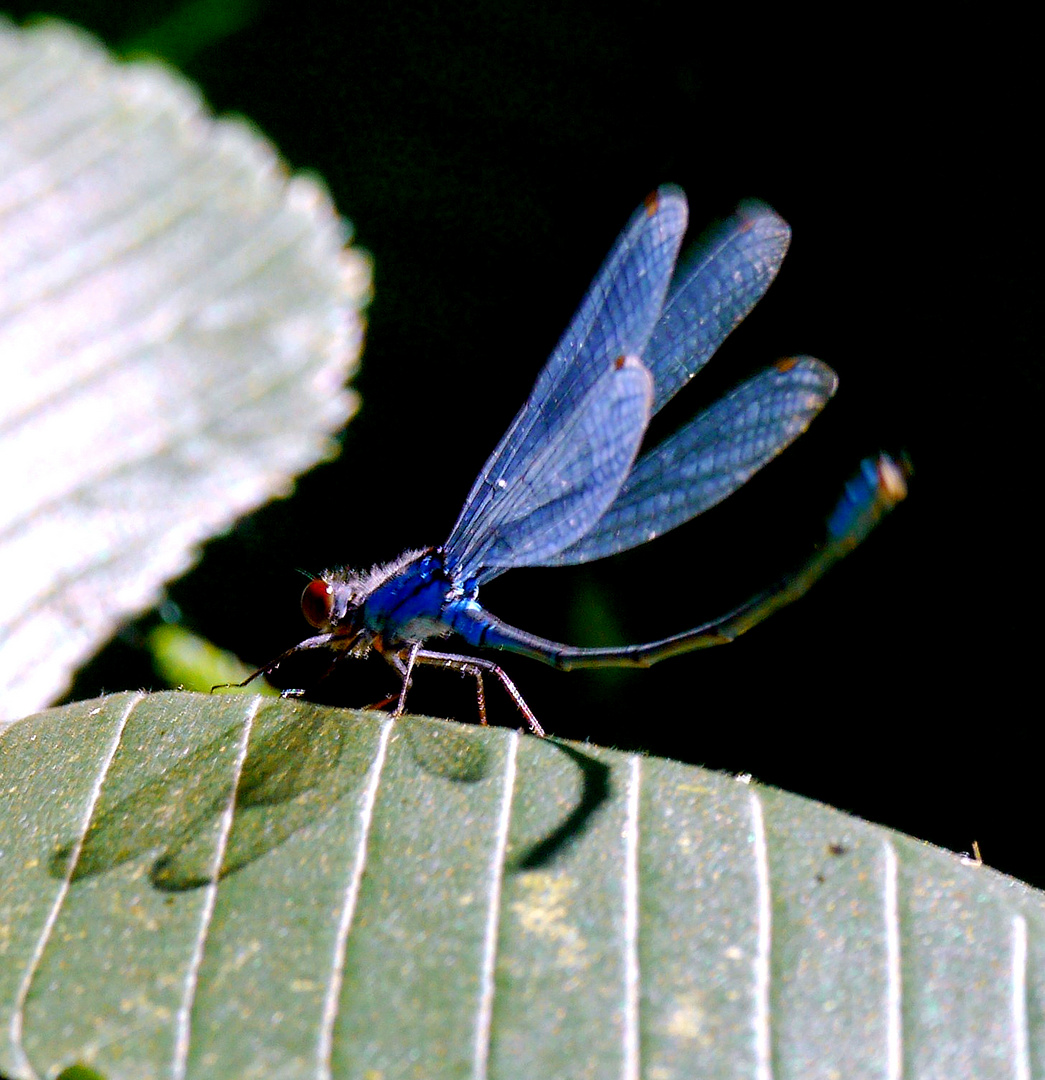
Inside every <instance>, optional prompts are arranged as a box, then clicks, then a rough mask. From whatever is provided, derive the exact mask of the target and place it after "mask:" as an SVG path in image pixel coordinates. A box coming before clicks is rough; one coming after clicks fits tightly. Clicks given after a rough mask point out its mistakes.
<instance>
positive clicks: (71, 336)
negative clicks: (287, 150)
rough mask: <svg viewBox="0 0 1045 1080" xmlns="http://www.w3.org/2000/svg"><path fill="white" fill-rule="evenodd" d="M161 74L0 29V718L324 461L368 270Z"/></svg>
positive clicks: (74, 40) (81, 39) (311, 188)
mask: <svg viewBox="0 0 1045 1080" xmlns="http://www.w3.org/2000/svg"><path fill="white" fill-rule="evenodd" d="M344 239H345V235H344V226H343V223H342V222H340V221H339V219H338V217H337V215H336V212H335V210H334V208H333V206H332V204H331V202H330V200H329V197H328V196H327V194H326V193H325V191H324V190H323V189H322V188H321V186H320V185H319V184H318V183H317V182H316V181H315V180H313V179H309V178H305V177H300V176H298V177H289V176H288V175H287V174H286V172H285V170H284V167H283V166H282V164H281V163H280V161H279V160H278V158H277V156H276V154H275V152H274V150H273V149H272V147H271V146H269V145H268V144H267V143H266V142H265V140H264V139H263V138H262V137H261V136H260V135H259V134H258V133H257V132H256V131H254V130H253V129H252V128H251V127H250V126H249V125H248V124H247V123H246V122H244V121H242V120H229V119H222V120H214V119H213V118H212V117H211V116H209V115H208V113H207V111H206V109H205V108H204V106H203V104H202V102H201V101H200V99H199V96H198V94H197V92H196V91H195V90H194V89H193V87H192V86H191V85H190V84H189V83H187V82H186V81H185V80H184V79H182V78H180V77H179V76H177V75H176V74H174V73H173V72H171V71H170V70H168V69H166V68H164V67H162V66H160V65H157V64H121V63H116V62H114V61H112V60H111V59H110V58H109V57H108V56H107V55H106V53H105V52H104V51H103V50H102V49H101V48H100V47H99V46H98V45H97V44H96V43H95V42H94V41H92V40H91V39H90V38H88V37H87V36H86V35H84V34H83V33H81V32H79V31H77V30H74V29H72V28H70V27H67V26H63V25H60V24H56V23H47V24H44V25H42V26H40V27H37V28H36V29H33V30H30V31H21V30H17V29H15V28H14V27H12V26H11V25H10V24H8V23H6V22H3V21H0V357H2V364H3V367H2V380H3V381H2V386H3V393H2V394H0V701H2V707H0V715H6V716H9V717H10V716H17V715H21V714H22V713H24V712H26V711H29V710H31V709H33V708H38V707H40V706H41V705H43V704H46V703H47V702H48V701H50V700H52V699H53V698H54V697H55V696H56V695H57V694H59V693H60V692H61V690H62V689H63V688H64V687H65V686H66V685H67V683H68V680H69V678H70V676H71V673H72V672H73V670H74V669H75V667H76V666H77V665H78V664H79V663H81V662H82V661H83V660H85V659H86V658H87V657H88V656H90V655H91V654H92V653H93V652H94V651H95V650H96V649H97V648H98V647H99V646H100V645H101V644H102V643H103V642H104V641H105V640H106V639H107V637H108V636H109V635H110V634H111V633H112V631H113V630H114V628H115V627H116V626H117V625H118V624H119V623H120V622H121V621H122V620H123V619H125V618H127V617H128V616H130V615H132V614H134V613H136V612H139V611H141V610H143V609H144V608H146V607H148V606H149V605H150V604H151V603H153V602H154V601H155V599H156V597H157V595H158V592H159V588H160V586H161V584H162V583H163V582H164V581H165V580H167V579H169V578H171V577H173V576H174V575H176V574H179V573H181V572H182V571H184V570H185V569H186V567H188V566H189V565H190V564H191V563H192V561H193V560H194V559H195V557H196V547H197V545H198V544H199V543H200V542H201V541H203V540H205V539H207V538H208V537H210V536H213V535H214V534H216V533H218V532H219V531H221V530H222V529H224V528H226V527H228V525H230V524H231V523H232V522H233V521H234V520H235V519H236V518H237V517H239V516H240V515H242V514H243V513H245V512H246V511H248V510H250V509H252V508H254V507H256V506H258V505H259V504H261V503H263V502H265V501H267V500H268V499H270V498H272V497H273V496H276V495H285V494H286V493H287V492H288V491H289V489H290V486H291V481H292V479H293V477H294V476H295V475H297V474H298V473H300V472H302V471H303V470H305V469H307V468H308V467H309V466H311V465H312V464H314V463H315V462H316V461H318V460H320V459H322V458H323V457H325V456H329V455H330V454H331V453H332V452H333V451H332V442H331V439H330V435H331V433H332V432H333V431H335V430H336V429H337V428H339V427H340V426H341V425H342V424H343V423H344V422H345V420H346V419H347V418H348V416H349V415H350V414H351V413H352V411H353V410H354V407H355V398H354V395H353V394H351V393H350V392H348V391H346V390H345V388H344V383H345V380H346V378H347V377H348V376H349V375H350V374H351V373H352V370H353V369H354V366H355V364H356V362H357V359H358V355H359V351H360V347H361V343H362V331H363V325H362V318H361V315H360V308H361V307H362V305H363V304H364V303H365V300H366V296H367V293H368V288H369V268H368V264H367V262H366V260H365V258H364V257H363V256H361V255H360V254H359V253H358V252H353V251H351V250H349V251H345V250H344V247H343V245H344Z"/></svg>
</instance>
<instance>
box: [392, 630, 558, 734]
mask: <svg viewBox="0 0 1045 1080" xmlns="http://www.w3.org/2000/svg"><path fill="white" fill-rule="evenodd" d="M412 652H413V662H414V663H416V664H430V665H432V666H434V667H447V668H453V669H454V670H455V671H460V672H461V673H462V674H464V675H471V676H473V677H474V679H475V685H476V695H477V697H478V701H479V719H480V721H481V722H482V723H484V724H485V723H486V695H485V694H484V692H483V679H482V673H483V672H484V671H487V672H489V673H490V674H491V675H494V676H496V677H497V678H498V679H499V680H500V682H501V685H502V686H503V687H504V688H505V690H507V691H508V694H509V695H510V696H511V699H512V700H513V701H514V702H515V706H516V708H517V709H518V710H519V712H521V713H522V714H523V716H525V717H526V723H527V724H529V725H530V731H531V732H532V733H533V734H534V735H537V736H540V738H542V739H543V738H544V728H542V727H541V725H540V723H539V721H538V720H537V717H536V716H534V715H533V710H532V709H531V708H530V706H529V705H527V704H526V701H525V699H524V698H523V696H522V694H520V693H519V690H518V688H517V687H516V685H515V683H513V682H512V680H511V679H510V678H508V676H507V674H505V672H504V670H503V669H502V668H501V667H499V666H498V665H497V664H495V663H493V661H491V660H485V659H482V658H480V657H478V656H461V655H459V654H457V653H443V652H432V651H430V650H427V649H421V648H418V649H416V650H412Z"/></svg>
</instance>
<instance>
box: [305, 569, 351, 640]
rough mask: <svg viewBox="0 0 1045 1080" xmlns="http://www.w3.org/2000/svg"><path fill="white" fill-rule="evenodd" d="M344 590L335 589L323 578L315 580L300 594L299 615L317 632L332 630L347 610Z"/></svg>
mask: <svg viewBox="0 0 1045 1080" xmlns="http://www.w3.org/2000/svg"><path fill="white" fill-rule="evenodd" d="M347 601H348V597H347V595H346V590H345V589H344V588H335V586H334V583H333V582H331V581H327V580H326V579H325V578H315V580H313V581H310V582H309V583H308V584H307V585H306V586H305V591H304V592H303V593H302V594H301V613H302V614H303V615H304V616H305V618H306V619H307V620H308V622H309V623H310V624H311V625H312V626H314V627H315V628H316V629H317V630H333V629H334V627H335V626H337V625H338V623H340V621H341V620H342V618H344V615H345V612H346V611H347V608H348V602H347Z"/></svg>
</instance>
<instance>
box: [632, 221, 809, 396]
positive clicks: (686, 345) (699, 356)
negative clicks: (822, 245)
mask: <svg viewBox="0 0 1045 1080" xmlns="http://www.w3.org/2000/svg"><path fill="white" fill-rule="evenodd" d="M790 242H791V230H790V229H789V228H788V225H787V222H785V221H784V220H783V219H782V218H780V217H778V216H777V214H775V213H774V212H773V211H772V210H771V209H770V208H769V207H768V206H766V205H764V204H763V203H759V202H754V201H751V202H747V203H743V204H742V205H741V206H740V207H739V208H738V210H737V212H736V213H735V214H734V215H733V217H731V218H730V219H729V220H728V221H726V222H724V223H723V224H722V225H720V226H719V227H718V228H716V229H713V230H712V231H711V232H710V233H708V234H707V235H706V236H705V237H704V238H703V239H702V241H701V242H700V243H699V244H698V245H697V246H696V248H695V249H694V250H693V251H692V252H691V253H690V254H689V255H687V256H686V257H685V258H684V259H683V262H682V265H681V266H680V267H679V268H678V270H677V272H676V273H675V278H674V280H673V281H672V284H671V289H670V291H669V293H668V297H667V300H666V301H665V303H664V310H663V312H662V313H661V317H660V320H659V321H658V322H657V325H656V327H655V328H654V330H653V334H652V335H651V337H650V340H649V344H648V345H647V346H646V350H645V352H644V353H642V361H643V363H644V364H645V365H646V366H647V367H648V368H649V369H650V371H651V372H652V373H653V383H654V387H655V398H654V403H653V411H654V412H657V411H658V410H659V409H661V408H662V407H663V406H664V405H665V404H666V403H667V402H668V401H669V400H670V399H671V398H672V397H674V395H675V394H677V393H678V391H679V390H680V389H681V388H682V387H683V386H685V384H686V383H687V382H689V380H690V379H692V378H693V376H694V375H695V374H696V373H697V372H698V371H700V369H701V368H702V367H703V366H704V365H705V364H706V363H707V362H708V360H709V359H710V358H711V356H712V355H713V353H714V352H715V351H716V350H717V349H718V347H719V346H720V345H721V344H722V342H723V341H725V340H726V338H727V337H728V336H729V334H730V333H731V332H732V331H733V330H734V329H735V328H736V327H737V326H738V325H739V324H740V322H741V321H742V320H743V319H744V318H745V317H746V316H747V315H748V313H749V312H750V311H751V309H752V308H753V307H754V306H755V304H757V303H758V301H759V300H760V299H761V298H762V296H763V295H764V293H765V291H766V290H767V289H768V288H769V286H770V285H771V284H772V282H773V279H774V278H775V277H776V275H777V271H778V270H779V269H780V264H781V263H782V262H783V261H784V256H785V255H786V254H787V248H788V244H789V243H790Z"/></svg>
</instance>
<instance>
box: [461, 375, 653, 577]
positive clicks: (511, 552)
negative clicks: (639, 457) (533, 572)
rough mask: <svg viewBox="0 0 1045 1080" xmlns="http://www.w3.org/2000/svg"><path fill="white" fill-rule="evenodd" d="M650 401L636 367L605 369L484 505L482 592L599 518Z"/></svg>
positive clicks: (635, 444) (648, 385)
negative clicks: (499, 492)
mask: <svg viewBox="0 0 1045 1080" xmlns="http://www.w3.org/2000/svg"><path fill="white" fill-rule="evenodd" d="M652 401H653V380H652V379H651V378H650V374H649V372H648V371H647V370H646V369H645V368H644V367H643V366H642V364H640V363H639V361H638V360H636V359H634V358H633V357H632V358H630V359H628V360H625V361H622V362H621V364H620V366H611V367H610V369H609V370H608V371H607V372H606V373H605V374H604V376H603V378H602V379H600V380H599V381H598V382H596V383H595V385H594V386H593V387H592V388H591V389H590V390H589V391H588V393H587V394H586V395H585V398H584V401H583V402H582V403H581V405H580V406H579V407H578V408H575V409H573V410H572V411H571V412H569V413H568V414H567V415H566V417H565V421H564V422H563V423H562V424H559V425H557V426H556V427H555V428H554V430H553V431H552V432H551V433H550V434H549V437H548V439H547V441H545V442H543V443H541V444H540V446H539V447H537V448H536V449H535V452H534V454H533V456H532V457H530V458H529V459H528V460H527V462H526V463H525V466H524V468H523V470H522V471H521V472H519V473H518V474H517V475H516V476H515V478H514V480H513V481H512V483H510V484H507V483H506V484H505V487H504V490H503V498H500V499H496V500H494V501H492V502H491V503H490V504H489V506H488V509H487V516H486V519H485V522H484V527H485V529H486V536H487V538H488V539H487V542H486V544H485V545H484V547H483V557H482V569H481V570H480V571H479V572H478V577H477V581H478V583H479V584H481V583H482V582H484V581H488V580H489V579H490V578H492V577H495V576H496V575H497V574H498V573H500V572H501V571H502V570H506V569H508V568H509V567H512V566H531V565H536V564H540V563H542V562H543V561H544V558H545V556H546V555H547V554H548V553H550V552H556V551H560V550H561V549H562V548H563V547H565V546H567V545H568V544H570V543H572V542H573V541H574V540H575V539H576V538H577V537H578V536H583V534H584V533H585V532H587V531H588V530H589V529H590V528H591V527H592V525H593V524H594V523H595V522H596V521H598V519H599V518H600V517H602V515H603V514H604V513H605V511H606V508H607V506H609V504H610V502H612V500H613V498H614V496H615V495H616V494H617V491H618V490H619V488H620V483H621V478H622V477H624V476H626V475H627V474H628V471H629V470H630V469H631V467H632V464H633V463H634V461H635V455H636V454H637V453H638V449H639V445H640V444H641V442H642V437H643V435H644V434H645V431H646V426H647V424H648V423H649V416H650V406H651V404H652ZM466 576H467V575H466Z"/></svg>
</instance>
